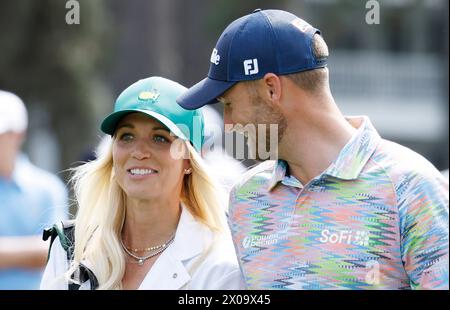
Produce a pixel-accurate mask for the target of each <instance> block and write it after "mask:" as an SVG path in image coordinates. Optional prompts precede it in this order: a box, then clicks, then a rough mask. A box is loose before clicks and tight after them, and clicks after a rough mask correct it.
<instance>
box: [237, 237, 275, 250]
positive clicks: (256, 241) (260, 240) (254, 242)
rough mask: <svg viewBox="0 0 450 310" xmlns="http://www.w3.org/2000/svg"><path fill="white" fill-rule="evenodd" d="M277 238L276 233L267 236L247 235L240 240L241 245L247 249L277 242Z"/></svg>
mask: <svg viewBox="0 0 450 310" xmlns="http://www.w3.org/2000/svg"><path fill="white" fill-rule="evenodd" d="M278 239H279V236H278V234H272V235H267V236H247V237H245V238H244V240H242V246H243V247H244V248H245V249H247V248H249V247H257V246H266V245H271V244H274V243H277V242H278Z"/></svg>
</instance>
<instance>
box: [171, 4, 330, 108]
mask: <svg viewBox="0 0 450 310" xmlns="http://www.w3.org/2000/svg"><path fill="white" fill-rule="evenodd" d="M316 33H318V34H320V31H319V30H318V29H316V28H314V27H312V26H311V25H310V24H308V23H307V22H305V21H304V20H302V19H301V18H299V17H297V16H295V15H294V14H291V13H289V12H286V11H281V10H260V9H257V10H255V11H253V13H251V14H248V15H246V16H243V17H241V18H239V19H237V20H235V21H234V22H232V23H231V24H230V25H228V27H227V28H226V29H225V30H224V31H223V33H222V35H221V36H220V38H219V40H218V41H217V44H216V46H215V47H214V49H213V52H212V54H211V58H210V62H211V64H210V66H209V72H208V76H207V77H206V78H205V79H203V80H202V81H200V82H198V83H197V84H195V85H194V86H192V87H191V88H189V89H188V90H187V91H186V92H184V93H183V94H181V95H180V96H179V97H178V98H177V102H178V104H179V105H180V106H182V107H183V108H185V109H190V110H192V109H197V108H199V107H202V106H204V105H207V104H212V103H216V102H217V97H220V96H221V95H222V94H223V93H224V92H225V91H227V90H228V89H229V88H231V87H232V86H233V85H234V84H236V83H237V82H240V81H249V80H258V79H261V78H263V77H264V75H265V74H266V73H275V74H278V75H284V74H291V73H295V72H301V71H307V70H313V69H316V68H322V67H325V66H326V64H327V59H326V58H321V59H317V58H316V57H315V56H314V51H313V37H314V35H315V34H316Z"/></svg>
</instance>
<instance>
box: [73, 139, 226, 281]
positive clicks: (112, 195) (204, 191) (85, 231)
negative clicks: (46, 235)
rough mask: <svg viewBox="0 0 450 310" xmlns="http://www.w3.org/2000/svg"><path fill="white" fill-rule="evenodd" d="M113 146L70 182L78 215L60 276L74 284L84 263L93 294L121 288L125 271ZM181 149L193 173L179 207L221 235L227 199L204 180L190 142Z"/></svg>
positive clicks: (201, 165)
mask: <svg viewBox="0 0 450 310" xmlns="http://www.w3.org/2000/svg"><path fill="white" fill-rule="evenodd" d="M113 139H114V138H113ZM112 144H113V142H112V141H111V143H110V145H109V146H108V150H107V151H106V152H103V154H99V157H98V158H97V159H96V160H94V161H91V162H89V163H86V164H84V165H81V166H80V167H77V168H75V169H74V175H73V177H72V182H73V185H74V191H75V197H76V201H77V205H78V212H77V216H76V219H75V247H74V252H73V260H72V262H71V264H70V267H69V270H68V271H67V273H66V275H65V276H66V279H67V280H68V281H73V280H71V279H70V278H71V276H72V274H73V273H74V272H75V271H76V270H77V269H78V267H79V264H80V263H81V262H82V261H83V260H87V261H89V267H90V268H91V269H92V271H93V273H94V274H95V275H96V277H97V280H98V283H99V287H98V289H121V287H122V286H121V281H122V277H123V275H124V272H125V254H124V252H123V250H122V247H121V245H120V241H119V238H120V235H121V230H122V226H123V223H124V219H125V201H126V200H125V193H124V191H123V190H122V189H121V188H120V186H119V185H118V183H117V182H116V180H115V177H114V172H113V171H114V169H113V158H112ZM184 144H185V145H186V147H187V149H188V153H189V161H190V164H191V167H192V173H191V174H189V175H185V179H184V184H183V189H182V193H181V197H180V198H181V202H182V203H184V205H185V206H186V207H187V208H188V210H189V211H190V212H191V213H192V215H193V216H194V217H195V218H196V219H197V220H199V221H201V222H202V223H204V224H206V225H207V226H209V227H210V228H211V229H212V230H214V231H216V232H219V233H220V232H222V231H224V228H225V226H226V221H225V204H226V198H225V197H226V196H225V195H224V193H223V192H222V191H221V190H220V187H219V186H217V185H216V182H215V181H214V180H213V179H212V177H211V176H210V175H208V173H207V169H206V167H205V164H204V162H203V160H202V158H201V157H200V155H199V154H198V153H197V152H196V151H195V149H194V148H193V147H192V146H191V145H190V143H188V142H185V143H184ZM75 281H76V280H75Z"/></svg>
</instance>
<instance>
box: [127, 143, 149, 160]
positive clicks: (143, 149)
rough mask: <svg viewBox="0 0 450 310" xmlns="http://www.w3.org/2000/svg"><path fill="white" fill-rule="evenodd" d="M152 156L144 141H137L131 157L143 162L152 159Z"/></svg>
mask: <svg viewBox="0 0 450 310" xmlns="http://www.w3.org/2000/svg"><path fill="white" fill-rule="evenodd" d="M150 155H151V150H150V147H149V146H148V145H147V144H146V143H145V142H144V141H136V143H135V145H134V148H133V151H132V154H131V156H133V157H134V158H136V159H138V160H142V159H147V158H150Z"/></svg>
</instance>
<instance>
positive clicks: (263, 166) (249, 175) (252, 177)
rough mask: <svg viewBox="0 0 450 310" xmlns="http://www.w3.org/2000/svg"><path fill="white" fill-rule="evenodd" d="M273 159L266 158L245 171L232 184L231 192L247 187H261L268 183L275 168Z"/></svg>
mask: <svg viewBox="0 0 450 310" xmlns="http://www.w3.org/2000/svg"><path fill="white" fill-rule="evenodd" d="M275 165H276V161H275V160H266V161H264V162H262V163H260V164H257V165H256V166H254V167H253V168H251V169H249V170H248V171H247V172H245V173H244V174H243V175H242V176H241V178H240V179H239V180H238V181H237V182H236V183H235V184H234V185H233V188H232V192H233V193H237V192H239V191H240V190H241V189H243V188H247V187H249V186H250V187H261V186H265V185H268V183H269V181H270V179H271V177H272V173H273V170H274V168H275Z"/></svg>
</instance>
